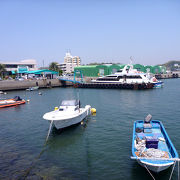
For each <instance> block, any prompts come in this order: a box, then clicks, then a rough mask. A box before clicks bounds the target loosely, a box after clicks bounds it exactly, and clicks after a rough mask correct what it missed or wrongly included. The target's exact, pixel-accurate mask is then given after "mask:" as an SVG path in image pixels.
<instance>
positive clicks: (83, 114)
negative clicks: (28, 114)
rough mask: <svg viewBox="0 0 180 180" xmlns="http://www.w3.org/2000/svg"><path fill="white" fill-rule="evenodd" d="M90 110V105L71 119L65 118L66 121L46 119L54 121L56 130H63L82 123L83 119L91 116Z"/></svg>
mask: <svg viewBox="0 0 180 180" xmlns="http://www.w3.org/2000/svg"><path fill="white" fill-rule="evenodd" d="M90 110H91V106H90V105H86V106H85V108H81V111H80V112H79V113H78V114H77V115H76V116H73V117H71V118H70V117H69V118H64V119H59V120H58V119H56V120H53V119H51V120H50V119H47V118H44V119H46V120H49V121H50V122H51V121H53V125H54V127H55V128H56V129H62V128H66V127H69V126H72V125H75V124H78V123H80V122H81V121H82V120H83V119H85V118H86V117H87V116H88V115H90Z"/></svg>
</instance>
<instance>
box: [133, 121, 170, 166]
mask: <svg viewBox="0 0 180 180" xmlns="http://www.w3.org/2000/svg"><path fill="white" fill-rule="evenodd" d="M143 124H144V122H143V121H140V122H138V123H136V128H140V129H143ZM151 125H152V128H151V129H150V131H149V132H140V133H137V132H136V137H138V138H140V139H143V138H145V137H153V138H155V139H158V140H159V141H158V149H159V150H162V151H165V152H167V153H168V155H169V158H173V157H172V155H171V152H170V149H169V148H168V145H167V142H166V137H165V136H164V134H163V132H162V128H161V126H160V124H159V123H158V122H151ZM163 139H164V140H165V141H163ZM135 150H136V149H135ZM143 161H144V162H148V163H155V164H164V163H170V162H173V161H169V160H167V161H160V160H157V161H155V160H143Z"/></svg>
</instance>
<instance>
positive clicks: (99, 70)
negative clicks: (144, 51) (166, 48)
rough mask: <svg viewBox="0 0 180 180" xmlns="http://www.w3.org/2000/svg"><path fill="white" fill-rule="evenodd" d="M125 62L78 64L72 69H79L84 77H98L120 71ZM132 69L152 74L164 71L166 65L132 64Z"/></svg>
mask: <svg viewBox="0 0 180 180" xmlns="http://www.w3.org/2000/svg"><path fill="white" fill-rule="evenodd" d="M124 66H125V64H108V65H106V64H102V65H91V66H89V65H87V66H78V67H75V68H74V70H76V71H81V73H82V74H83V76H86V77H99V76H106V75H110V74H114V73H115V72H117V71H120V70H122V69H123V68H124ZM133 68H134V69H137V70H138V71H140V72H144V73H147V72H148V73H152V74H164V73H166V67H164V66H143V65H141V64H134V65H133Z"/></svg>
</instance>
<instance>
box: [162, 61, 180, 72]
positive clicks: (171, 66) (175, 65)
mask: <svg viewBox="0 0 180 180" xmlns="http://www.w3.org/2000/svg"><path fill="white" fill-rule="evenodd" d="M160 65H161V66H165V67H166V69H167V70H170V71H176V70H180V61H168V62H167V63H165V64H160Z"/></svg>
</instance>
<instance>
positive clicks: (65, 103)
mask: <svg viewBox="0 0 180 180" xmlns="http://www.w3.org/2000/svg"><path fill="white" fill-rule="evenodd" d="M77 105H80V101H79V100H77V99H74V100H63V101H62V103H61V106H77Z"/></svg>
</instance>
